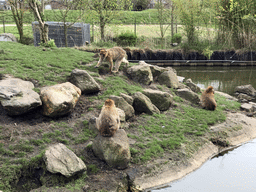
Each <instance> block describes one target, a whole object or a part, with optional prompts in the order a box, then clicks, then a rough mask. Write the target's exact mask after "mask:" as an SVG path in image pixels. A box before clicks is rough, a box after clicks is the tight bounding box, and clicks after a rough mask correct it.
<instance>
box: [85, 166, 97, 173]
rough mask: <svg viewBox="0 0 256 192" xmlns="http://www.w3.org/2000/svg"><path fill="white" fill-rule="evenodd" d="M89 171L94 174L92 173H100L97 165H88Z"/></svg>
mask: <svg viewBox="0 0 256 192" xmlns="http://www.w3.org/2000/svg"><path fill="white" fill-rule="evenodd" d="M87 168H88V171H90V172H92V173H97V172H98V171H99V168H98V167H97V165H93V164H91V165H87Z"/></svg>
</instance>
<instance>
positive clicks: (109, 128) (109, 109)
mask: <svg viewBox="0 0 256 192" xmlns="http://www.w3.org/2000/svg"><path fill="white" fill-rule="evenodd" d="M96 125H97V128H98V129H99V132H100V135H101V136H103V137H112V136H113V135H114V134H115V132H116V131H117V130H118V129H119V127H120V118H119V114H118V111H117V108H116V106H115V102H114V101H113V100H112V99H107V100H106V101H105V104H104V105H103V107H102V109H101V112H100V115H99V117H98V118H97V120H96Z"/></svg>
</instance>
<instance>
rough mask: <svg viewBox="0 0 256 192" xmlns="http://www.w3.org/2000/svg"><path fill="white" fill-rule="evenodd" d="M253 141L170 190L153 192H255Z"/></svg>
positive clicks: (204, 167) (255, 154)
mask: <svg viewBox="0 0 256 192" xmlns="http://www.w3.org/2000/svg"><path fill="white" fill-rule="evenodd" d="M255 146H256V139H255V140H253V141H251V142H249V143H246V144H244V145H242V146H240V147H238V148H236V149H234V150H233V151H229V152H228V153H226V154H224V155H223V156H219V157H215V158H213V159H211V160H209V161H207V162H206V163H205V164H204V165H203V166H202V167H201V168H200V169H198V170H196V171H195V172H193V173H191V174H189V175H188V176H186V177H185V178H183V179H181V180H179V181H178V182H174V183H171V184H170V185H171V186H170V187H168V188H165V189H159V190H152V191H153V192H240V191H244V192H251V191H256V163H255V162H256V147H255Z"/></svg>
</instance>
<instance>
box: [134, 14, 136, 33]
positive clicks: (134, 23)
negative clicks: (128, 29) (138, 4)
mask: <svg viewBox="0 0 256 192" xmlns="http://www.w3.org/2000/svg"><path fill="white" fill-rule="evenodd" d="M134 35H135V36H136V17H135V22H134Z"/></svg>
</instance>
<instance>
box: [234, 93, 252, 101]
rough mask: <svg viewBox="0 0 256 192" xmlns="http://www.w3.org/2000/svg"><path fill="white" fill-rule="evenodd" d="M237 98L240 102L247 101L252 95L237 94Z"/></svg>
mask: <svg viewBox="0 0 256 192" xmlns="http://www.w3.org/2000/svg"><path fill="white" fill-rule="evenodd" d="M237 98H238V100H239V101H240V102H247V101H251V100H252V99H253V97H252V96H249V95H247V94H244V93H240V94H238V96H237Z"/></svg>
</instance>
